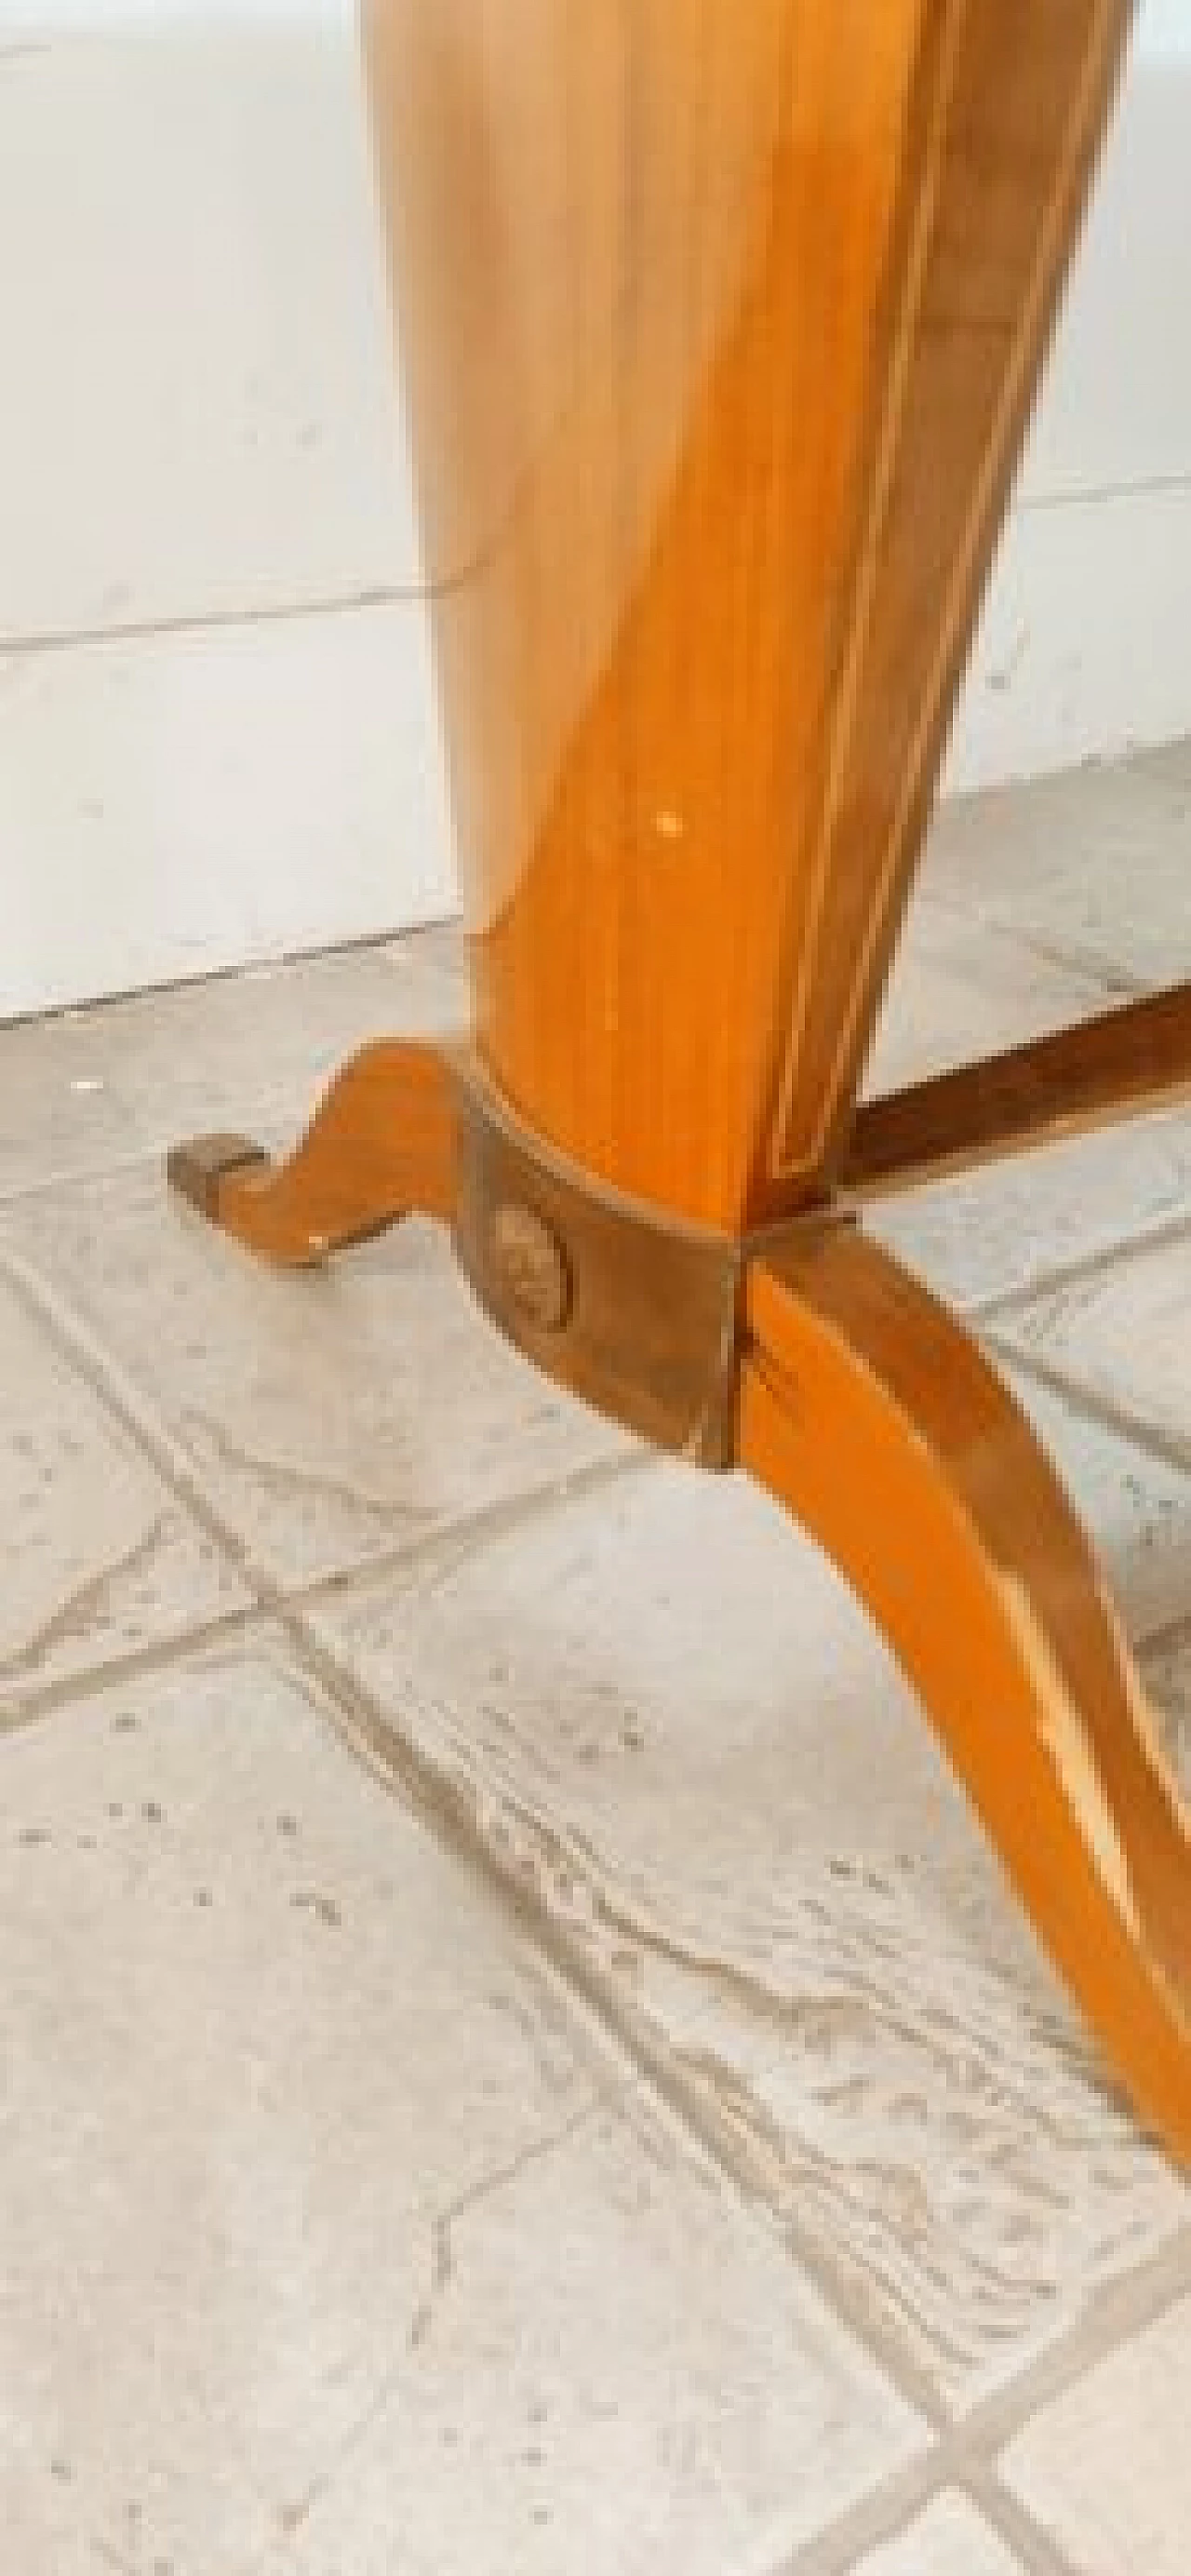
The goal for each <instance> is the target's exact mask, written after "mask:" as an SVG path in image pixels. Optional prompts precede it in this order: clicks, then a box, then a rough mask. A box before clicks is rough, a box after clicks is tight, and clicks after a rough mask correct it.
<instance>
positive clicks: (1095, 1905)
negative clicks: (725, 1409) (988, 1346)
mask: <svg viewBox="0 0 1191 2576" xmlns="http://www.w3.org/2000/svg"><path fill="white" fill-rule="evenodd" d="M747 1314H748V1326H749V1333H750V1347H749V1348H748V1350H747V1352H746V1355H745V1359H744V1368H743V1387H742V1395H741V1433H740V1442H741V1457H742V1462H743V1464H744V1465H745V1466H746V1467H748V1468H749V1469H751V1471H752V1473H753V1474H754V1475H755V1476H757V1477H758V1478H759V1479H760V1481H761V1482H762V1483H763V1484H764V1485H766V1486H767V1487H768V1488H769V1490H770V1492H771V1493H773V1494H774V1495H775V1496H776V1497H777V1498H778V1500H779V1501H780V1502H782V1503H783V1504H785V1505H786V1506H787V1507H788V1508H789V1509H790V1510H791V1511H792V1512H793V1513H794V1514H795V1516H796V1517H797V1518H798V1519H799V1520H800V1521H801V1522H802V1523H803V1524H804V1525H805V1527H806V1528H807V1529H808V1530H809V1531H810V1532H811V1534H812V1536H813V1537H814V1538H816V1539H817V1540H818V1542H819V1544H820V1546H821V1547H823V1548H824V1549H825V1550H826V1552H827V1554H828V1555H829V1556H831V1557H832V1558H833V1559H834V1561H835V1563H836V1564H837V1565H838V1566H839V1567H840V1570H841V1572H842V1573H843V1574H844V1575H845V1576H846V1578H847V1580H848V1582H849V1583H850V1584H851V1585H852V1587H853V1589H854V1590H855V1591H856V1592H857V1593H858V1594H859V1596H860V1598H861V1600H862V1601H863V1602H864V1603H865V1604H866V1606H867V1607H868V1609H869V1610H870V1611H871V1612H872V1615H873V1617H874V1619H875V1620H876V1622H877V1624H878V1626H879V1627H880V1628H881V1629H882V1630H883V1632H884V1634H885V1636H886V1638H887V1639H888V1641H889V1644H890V1645H891V1646H892V1648H893V1650H894V1652H895V1654H896V1655H897V1656H898V1658H899V1661H900V1662H901V1663H902V1665H903V1666H904V1668H905V1670H906V1672H907V1674H908V1675H909V1678H910V1680H911V1681H912V1682H913V1683H914V1684H915V1686H916V1687H917V1689H918V1690H919V1692H920V1693H921V1696H922V1699H923V1703H924V1706H925V1708H926V1711H927V1714H928V1715H929V1717H930V1719H931V1722H932V1724H933V1726H934V1728H935V1730H936V1732H937V1734H938V1735H939V1737H940V1740H941V1742H942V1743H943V1745H944V1747H945V1749H946V1751H947V1753H948V1755H949V1757H950V1759H951V1761H952V1763H953V1764H954V1766H955V1769H956V1770H957V1771H958V1773H959V1775H960V1778H961V1779H962V1780H963V1782H964V1785H965V1787H966V1788H967V1790H968V1792H969V1795H970V1796H971V1798H972V1801H973V1803H974V1805H975V1807H976V1810H977V1813H978V1814H979V1816H980V1818H981V1820H982V1822H983V1824H984V1825H985V1827H986V1829H987V1831H988V1833H989V1834H990V1836H991V1838H992V1840H993V1842H994V1844H995V1845H996V1848H997V1850H998V1852H999V1854H1000V1856H1001V1859H1002V1861H1003V1862H1004V1865H1005V1867H1006V1869H1007V1871H1008V1873H1009V1876H1010V1878H1011V1880H1012V1882H1013V1884H1014V1886H1015V1887H1016V1889H1017V1891H1018V1894H1019V1895H1020V1897H1021V1898H1022V1901H1023V1903H1024V1904H1025V1905H1026V1907H1027V1908H1028V1910H1029V1913H1030V1915H1031V1918H1032V1920H1033V1922H1034V1924H1035V1926H1036V1928H1037V1930H1038V1932H1039V1933H1040V1935H1041V1937H1042V1940H1043V1942H1044V1944H1045V1946H1046V1948H1047V1949H1048V1951H1049V1952H1050V1955H1051V1957H1052V1959H1053V1960H1054V1962H1055V1964H1056V1965H1057V1966H1058V1968H1059V1969H1060V1970H1061V1972H1062V1974H1063V1975H1064V1976H1065V1978H1066V1980H1067V1982H1068V1984H1069V1985H1070V1987H1071V1989H1072V1991H1073V1993H1074V1994H1075V1996H1076V1997H1077V1999H1078V2001H1079V2003H1080V2005H1081V2007H1082V2010H1083V2012H1084V2013H1085V2015H1086V2016H1087V2019H1088V2021H1089V2022H1090V2024H1091V2025H1092V2027H1093V2029H1094V2030H1096V2031H1097V2032H1098V2034H1099V2037H1100V2039H1101V2041H1102V2043H1103V2045H1104V2047H1105V2049H1106V2051H1107V2054H1108V2056H1109V2059H1110V2060H1111V2062H1112V2063H1113V2064H1114V2065H1115V2066H1116V2067H1117V2068H1118V2069H1119V2071H1120V2073H1121V2075H1122V2076H1123V2077H1124V2080H1125V2082H1126V2084H1127V2086H1128V2088H1129V2091H1130V2093H1131V2094H1132V2097H1133V2100H1134V2102H1135V2104H1136V2106H1137V2108H1138V2111H1139V2113H1140V2114H1141V2116H1142V2118H1143V2119H1144V2120H1145V2121H1146V2122H1147V2123H1148V2124H1149V2125H1150V2126H1151V2127H1152V2128H1153V2129H1154V2130H1155V2131H1156V2132H1157V2134H1158V2135H1159V2136H1160V2137H1161V2138H1162V2139H1163V2140H1164V2141H1165V2143H1166V2145H1167V2147H1168V2148H1169V2149H1170V2151H1171V2153H1172V2154H1173V2155H1174V2156H1175V2157H1176V2158H1178V2159H1180V2160H1181V2161H1183V2162H1185V2163H1188V2164H1191V1814H1189V1813H1188V1810H1187V1807H1186V1805H1185V1804H1184V1802H1183V1801H1182V1800H1181V1797H1180V1793H1179V1790H1178V1787H1177V1785H1176V1783H1175V1780H1174V1778H1173V1775H1172V1773H1171V1772H1170V1770H1169V1768H1168V1766H1167V1764H1166V1762H1165V1760H1164V1757H1163V1754H1162V1751H1161V1748H1160V1745H1159V1741H1158V1736H1157V1732H1156V1729H1155V1727H1154V1724H1153V1721H1152V1719H1151V1717H1150V1713H1149V1711H1148V1709H1147V1707H1146V1704H1145V1700H1144V1697H1143V1694H1142V1690H1141V1687H1140V1684H1139V1682H1138V1680H1137V1677H1136V1674H1135V1672H1134V1670H1133V1667H1132V1664H1131V1661H1130V1657H1129V1651H1128V1647H1127V1645H1126V1642H1125V1639H1124V1637H1123V1636H1122V1634H1121V1631H1120V1628H1119V1626H1118V1623H1117V1621H1116V1619H1115V1617H1114V1614H1113V1611H1112V1608H1111V1606H1110V1603H1109V1600H1108V1597H1107V1594H1106V1592H1105V1590H1104V1587H1103V1584H1102V1582H1101V1580H1100V1577H1099V1574H1098V1571H1097V1569H1096V1566H1095V1564H1094V1562H1093V1560H1092V1557H1091V1554H1090V1551H1089V1549H1088V1547H1087V1544H1086V1542H1085V1540H1084V1538H1083V1537H1082V1535H1081V1533H1080V1530H1079V1528H1078V1526H1077V1524H1076V1521H1075V1519H1074V1517H1073V1515H1072V1513H1071V1511H1070V1509H1069V1507H1068V1504H1067V1501H1066V1499H1065V1497H1064V1495H1063V1493H1062V1491H1061V1488H1060V1486H1059V1484H1058V1481H1057V1479H1056V1478H1055V1476H1054V1475H1053V1473H1052V1472H1051V1469H1050V1468H1049V1466H1048V1465H1047V1463H1046V1461H1045V1459H1044V1458H1043V1456H1042V1454H1041V1452H1040V1450H1039V1448H1038V1445H1037V1442H1036V1441H1035V1439H1034V1436H1033V1434H1032V1432H1031V1431H1030V1429H1029V1426H1028V1424H1027V1423H1026V1421H1025V1420H1024V1418H1023V1416H1022V1415H1021V1413H1020V1412H1019V1411H1018V1409H1017V1407H1016V1405H1015V1404H1014V1402H1013V1400H1012V1398H1011V1397H1010V1396H1009V1394H1008V1393H1007V1392H1006V1390H1005V1388H1004V1387H1003V1386H1002V1385H1001V1384H1000V1383H999V1381H998V1379H997V1378H996V1376H995V1375H994V1373H993V1371H992V1369H991V1368H990V1367H989V1365H988V1363H987V1361H986V1360H985V1359H984V1358H983V1357H982V1355H981V1353H980V1352H979V1350H978V1349H977V1346H976V1344H975V1343H974V1342H973V1341H971V1340H970V1338H969V1337H968V1335H967V1334H966V1333H965V1332H964V1331H963V1330H962V1328H961V1327H960V1326H958V1325H957V1324H955V1323H953V1322H952V1321H951V1320H950V1318H949V1317H948V1316H946V1315H945V1314H944V1313H943V1311H942V1310H941V1308H939V1307H938V1306H937V1305H936V1304H935V1303H934V1301H933V1300H932V1299H931V1298H929V1297H928V1296H927V1295H926V1294H925V1292H924V1291H923V1290H922V1289H920V1288H919V1287H917V1286H916V1284H915V1283H914V1282H913V1281H912V1280H910V1279H909V1278H908V1277H907V1276H906V1274H905V1273H904V1272H903V1271H902V1270H901V1269H899V1267H898V1265H897V1264H896V1262H894V1261H892V1260H891V1259H890V1258H889V1257H888V1256H887V1255H886V1254H884V1253H883V1252H881V1251H879V1250H876V1249H874V1248H873V1247H872V1246H871V1245H869V1244H866V1243H865V1242H864V1240H863V1238H862V1237H861V1236H860V1235H859V1234H857V1233H854V1232H847V1233H842V1234H838V1235H833V1236H830V1237H828V1238H825V1239H824V1240H823V1241H822V1242H821V1243H819V1244H818V1245H816V1246H810V1247H808V1248H807V1249H806V1250H805V1251H802V1252H798V1253H790V1252H788V1253H786V1254H784V1255H783V1256H782V1257H781V1258H780V1259H777V1260H768V1261H765V1262H761V1263H758V1264H757V1265H756V1267H755V1268H754V1269H753V1270H752V1272H751V1273H750V1276H749V1281H748V1299H747Z"/></svg>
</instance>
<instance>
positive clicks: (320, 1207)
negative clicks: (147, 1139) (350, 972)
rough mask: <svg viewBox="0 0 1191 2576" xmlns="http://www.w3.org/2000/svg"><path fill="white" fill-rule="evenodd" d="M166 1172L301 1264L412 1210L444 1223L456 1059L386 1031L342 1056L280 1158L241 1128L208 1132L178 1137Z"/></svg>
mask: <svg viewBox="0 0 1191 2576" xmlns="http://www.w3.org/2000/svg"><path fill="white" fill-rule="evenodd" d="M167 1170H168V1175H169V1180H170V1184H171V1186H172V1188H174V1189H175V1190H176V1191H177V1192H178V1195H179V1196H180V1197H181V1198H184V1199H187V1200H188V1201H189V1202H190V1204H191V1206H192V1207H194V1208H197V1210H198V1212H199V1214H200V1215H201V1216H205V1217H207V1218H208V1219H209V1220H210V1222H211V1224H212V1225H217V1226H219V1227H220V1229H221V1230H222V1232H223V1233H225V1234H231V1235H234V1236H235V1238H236V1240H237V1241H238V1242H240V1243H242V1244H243V1245H244V1246H245V1248H246V1250H248V1251H250V1252H262V1253H265V1254H267V1255H268V1257H269V1259H270V1260H272V1261H280V1262H284V1263H292V1264H293V1265H294V1266H295V1267H296V1268H299V1269H302V1268H307V1267H309V1266H310V1265H311V1264H313V1263H315V1262H319V1261H322V1260H325V1258H326V1256H327V1254H328V1253H330V1252H337V1251H342V1250H343V1249H344V1248H345V1247H346V1246H347V1245H349V1244H352V1243H363V1242H365V1241H366V1240H367V1238H368V1237H369V1236H370V1235H374V1234H380V1233H382V1232H383V1231H384V1229H385V1228H386V1227H387V1226H390V1225H393V1224H395V1223H396V1222H397V1220H398V1219H399V1218H400V1217H403V1216H411V1215H413V1214H414V1213H415V1211H416V1212H417V1213H418V1214H419V1215H423V1216H434V1217H439V1218H441V1219H442V1220H443V1221H444V1222H446V1223H449V1222H450V1219H451V1217H452V1216H453V1214H454V1209H455V1083H454V1075H453V1072H452V1068H451V1066H450V1063H449V1062H448V1060H447V1059H446V1058H445V1057H444V1056H443V1055H442V1054H441V1053H440V1052H439V1050H438V1049H437V1048H435V1047H430V1046H420V1045H418V1044H416V1043H415V1042H413V1041H409V1040H402V1039H399V1038H395V1039H381V1040H379V1041H378V1042H377V1043H376V1044H375V1045H373V1046H367V1047H362V1048H361V1050H360V1052H359V1054H358V1055H355V1056H353V1057H352V1059H351V1061H350V1063H348V1064H346V1065H344V1066H343V1068H342V1070H341V1071H340V1072H339V1073H338V1074H337V1075H336V1077H335V1080H334V1082H333V1083H332V1084H331V1086H330V1088H329V1090H328V1091H327V1093H326V1095H325V1097H324V1098H323V1100H322V1101H321V1102H320V1104H319V1107H318V1109H317V1111H316V1112H315V1115H314V1117H313V1118H312V1120H311V1122H310V1125H309V1127H308V1128H307V1131H306V1134H305V1136H304V1137H303V1139H302V1141H301V1143H300V1144H299V1145H297V1146H296V1147H295V1149H294V1151H293V1152H292V1153H291V1154H290V1155H288V1156H287V1157H286V1158H285V1160H284V1161H282V1162H280V1163H275V1162H273V1161H272V1159H271V1158H270V1156H269V1155H268V1154H266V1153H264V1152H263V1151H262V1149H261V1147H260V1146H259V1145H254V1144H253V1143H252V1142H251V1141H250V1140H249V1139H248V1138H247V1137H244V1136H201V1137H197V1138H195V1139H194V1141H193V1142H192V1143H190V1144H186V1145H180V1146H178V1147H176V1149H175V1151H174V1152H173V1153H172V1154H171V1155H170V1157H169V1162H168V1165H167Z"/></svg>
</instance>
